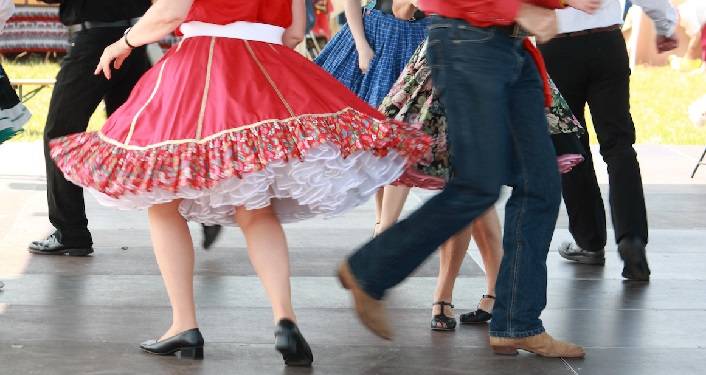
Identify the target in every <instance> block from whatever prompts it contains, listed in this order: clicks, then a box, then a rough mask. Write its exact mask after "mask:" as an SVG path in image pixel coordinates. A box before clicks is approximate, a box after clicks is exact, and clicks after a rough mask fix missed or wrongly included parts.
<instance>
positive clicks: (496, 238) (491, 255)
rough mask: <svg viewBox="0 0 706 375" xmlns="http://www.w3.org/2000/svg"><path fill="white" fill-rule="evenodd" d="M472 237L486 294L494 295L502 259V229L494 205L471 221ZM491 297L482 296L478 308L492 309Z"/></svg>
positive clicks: (489, 310) (488, 310) (492, 301)
mask: <svg viewBox="0 0 706 375" xmlns="http://www.w3.org/2000/svg"><path fill="white" fill-rule="evenodd" d="M473 239H474V240H475V241H476V244H477V245H478V248H479V250H480V256H481V258H483V265H484V266H485V281H486V283H487V285H488V286H487V291H486V294H489V295H491V296H495V281H496V280H497V279H498V272H500V262H501V261H502V259H503V247H502V229H501V228H500V219H499V218H498V212H497V211H496V210H495V207H492V208H490V209H489V210H488V211H486V212H485V213H484V214H483V215H481V216H480V217H479V218H478V219H476V221H474V222H473ZM493 303H494V300H493V299H489V298H484V299H483V300H481V302H480V306H479V307H480V308H481V309H483V310H484V311H487V312H492V311H493Z"/></svg>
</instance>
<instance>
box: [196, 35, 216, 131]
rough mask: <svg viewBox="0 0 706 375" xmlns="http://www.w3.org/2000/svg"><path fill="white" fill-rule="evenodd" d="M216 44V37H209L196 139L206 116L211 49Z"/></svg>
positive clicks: (211, 57) (211, 63)
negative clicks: (209, 44) (204, 82)
mask: <svg viewBox="0 0 706 375" xmlns="http://www.w3.org/2000/svg"><path fill="white" fill-rule="evenodd" d="M215 45H216V38H215V37H211V46H210V47H209V49H208V63H207V65H206V84H205V85H204V87H203V95H202V96H201V109H200V110H199V122H198V124H197V126H196V139H201V131H202V130H203V119H204V117H206V103H207V101H208V89H209V88H210V87H211V67H212V66H213V50H214V47H215Z"/></svg>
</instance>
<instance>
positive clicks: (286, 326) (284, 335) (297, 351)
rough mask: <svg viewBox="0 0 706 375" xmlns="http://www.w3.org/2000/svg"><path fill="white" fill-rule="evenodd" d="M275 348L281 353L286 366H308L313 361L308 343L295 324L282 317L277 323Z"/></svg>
mask: <svg viewBox="0 0 706 375" xmlns="http://www.w3.org/2000/svg"><path fill="white" fill-rule="evenodd" d="M275 349H277V351H278V352H280V353H281V354H282V359H284V364H285V365H287V366H296V367H310V366H311V363H312V362H314V355H313V354H312V353H311V348H310V347H309V344H308V343H307V342H306V340H305V339H304V336H302V333H301V332H300V331H299V328H297V325H296V324H295V323H294V322H293V321H291V320H289V319H282V320H280V321H279V323H277V330H275Z"/></svg>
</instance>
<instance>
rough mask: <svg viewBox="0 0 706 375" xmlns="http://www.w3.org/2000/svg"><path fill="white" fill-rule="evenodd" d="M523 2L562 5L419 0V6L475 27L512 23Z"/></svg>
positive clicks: (553, 0) (557, 0)
mask: <svg viewBox="0 0 706 375" xmlns="http://www.w3.org/2000/svg"><path fill="white" fill-rule="evenodd" d="M523 2H525V3H530V4H534V5H537V6H540V7H544V8H549V9H559V8H563V7H564V4H563V1H562V0H421V1H420V2H419V7H420V8H421V9H422V10H423V11H424V12H425V13H427V14H438V15H440V16H443V17H446V18H456V19H462V20H465V21H466V22H468V23H470V24H471V25H474V26H477V27H488V26H493V25H510V24H512V23H514V22H515V18H516V16H517V12H518V10H519V9H520V5H521V4H522V3H523Z"/></svg>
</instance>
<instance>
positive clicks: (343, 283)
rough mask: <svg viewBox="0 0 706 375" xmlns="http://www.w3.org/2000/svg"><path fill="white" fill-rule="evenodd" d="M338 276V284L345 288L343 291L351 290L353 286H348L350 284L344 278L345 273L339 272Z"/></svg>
mask: <svg viewBox="0 0 706 375" xmlns="http://www.w3.org/2000/svg"><path fill="white" fill-rule="evenodd" d="M337 276H338V282H339V283H341V286H342V287H343V289H345V290H351V286H350V285H349V284H348V282H347V281H346V278H345V277H344V276H343V272H341V271H338V275H337Z"/></svg>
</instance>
